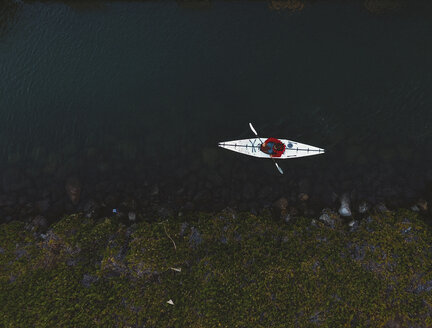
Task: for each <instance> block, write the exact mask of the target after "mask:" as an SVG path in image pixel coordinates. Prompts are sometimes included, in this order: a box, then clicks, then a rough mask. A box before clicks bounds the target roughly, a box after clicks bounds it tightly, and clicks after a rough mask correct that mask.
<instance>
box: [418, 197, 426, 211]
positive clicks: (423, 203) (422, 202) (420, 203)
mask: <svg viewBox="0 0 432 328" xmlns="http://www.w3.org/2000/svg"><path fill="white" fill-rule="evenodd" d="M427 205H428V203H427V201H425V200H424V199H420V200H419V201H418V202H417V206H418V207H419V209H421V210H422V211H427V209H428V207H427Z"/></svg>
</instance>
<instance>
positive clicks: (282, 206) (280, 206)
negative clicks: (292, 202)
mask: <svg viewBox="0 0 432 328" xmlns="http://www.w3.org/2000/svg"><path fill="white" fill-rule="evenodd" d="M287 206H288V200H287V199H286V198H285V197H281V198H279V199H278V200H277V201H276V202H275V203H274V204H273V207H274V208H275V209H277V210H279V211H284V210H286V209H287Z"/></svg>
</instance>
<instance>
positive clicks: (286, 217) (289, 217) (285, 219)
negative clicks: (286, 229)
mask: <svg viewBox="0 0 432 328" xmlns="http://www.w3.org/2000/svg"><path fill="white" fill-rule="evenodd" d="M283 220H284V221H285V222H286V223H289V222H290V221H292V216H291V214H289V213H287V214H285V215H284V216H283Z"/></svg>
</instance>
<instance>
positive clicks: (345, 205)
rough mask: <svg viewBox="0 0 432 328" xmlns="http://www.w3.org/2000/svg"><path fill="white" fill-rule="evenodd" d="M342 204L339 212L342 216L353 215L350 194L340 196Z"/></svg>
mask: <svg viewBox="0 0 432 328" xmlns="http://www.w3.org/2000/svg"><path fill="white" fill-rule="evenodd" d="M340 202H341V206H340V207H339V214H340V215H342V216H351V209H350V202H349V197H348V194H343V195H342V197H341V198H340Z"/></svg>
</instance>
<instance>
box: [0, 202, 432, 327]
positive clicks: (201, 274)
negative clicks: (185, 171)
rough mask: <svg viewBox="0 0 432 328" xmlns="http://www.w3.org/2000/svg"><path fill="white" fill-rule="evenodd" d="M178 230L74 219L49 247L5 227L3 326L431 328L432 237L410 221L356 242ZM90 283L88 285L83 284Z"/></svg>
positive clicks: (337, 236) (373, 225)
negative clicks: (389, 327)
mask: <svg viewBox="0 0 432 328" xmlns="http://www.w3.org/2000/svg"><path fill="white" fill-rule="evenodd" d="M182 220H184V221H187V222H188V228H187V229H185V231H184V233H183V234H182V235H181V233H180V232H181V230H182V223H181V222H178V221H176V220H173V219H172V220H171V221H166V222H154V223H144V222H143V223H139V224H136V225H135V226H133V227H131V228H126V227H125V226H124V225H122V224H121V223H119V222H118V221H117V220H116V219H115V218H108V219H104V220H100V221H95V220H92V219H86V218H81V217H79V216H69V217H65V218H64V219H62V220H61V221H59V222H58V223H57V224H55V225H54V226H52V227H51V231H50V232H49V233H48V234H47V237H46V238H45V240H44V239H42V238H40V237H37V236H35V235H33V234H32V233H30V232H28V231H26V230H25V228H24V227H25V226H24V225H23V224H21V223H17V222H12V223H9V224H3V225H2V226H1V229H0V237H1V239H0V247H1V249H2V252H0V308H2V309H3V311H1V314H0V315H1V317H0V323H1V324H2V325H4V326H7V327H23V326H35V327H49V326H51V327H55V326H64V327H67V326H70V327H89V326H101V327H106V326H116V325H117V326H119V327H127V326H134V325H137V324H138V325H146V327H218V326H220V327H270V326H271V327H287V326H293V325H298V326H299V327H309V326H316V325H319V326H321V327H340V326H347V327H350V326H351V325H353V326H354V325H359V326H367V325H369V326H382V325H384V324H385V323H386V322H387V321H388V320H390V319H393V318H395V317H396V316H399V317H402V318H403V319H404V320H405V321H406V322H408V321H409V322H412V323H418V324H423V325H430V324H432V322H431V319H430V316H431V313H432V295H431V292H430V291H429V292H428V291H426V290H425V288H422V285H424V286H425V285H427V284H428V282H429V281H431V280H432V258H431V255H432V254H431V248H430V245H431V242H432V234H431V231H430V228H429V227H428V226H427V225H426V224H424V222H423V221H422V220H421V219H420V218H419V217H418V216H417V214H415V213H413V212H410V211H405V210H401V211H397V212H389V213H386V214H380V215H376V216H373V217H372V218H371V220H369V222H367V221H363V222H362V223H361V224H360V227H359V229H358V230H357V231H355V232H348V229H346V228H344V227H341V226H337V229H336V230H333V229H331V228H329V227H327V226H326V225H324V224H322V223H320V222H316V224H315V225H311V221H310V219H306V218H298V219H296V220H294V222H293V223H292V224H290V225H288V224H285V223H281V222H276V221H274V220H272V219H271V218H270V217H269V216H263V217H257V216H254V215H250V214H247V213H246V214H242V215H233V214H232V213H229V212H225V213H219V214H203V213H201V214H195V215H191V216H189V217H187V218H185V217H182ZM192 227H194V229H196V230H197V231H199V235H200V237H201V243H197V244H196V245H192V244H190V234H191V228H192ZM409 227H411V228H409ZM170 238H172V240H173V241H174V243H175V246H174V244H173V241H172V240H171V239H170ZM171 268H181V272H176V271H174V270H172V269H171ZM85 275H89V276H90V277H93V278H92V279H93V280H92V279H90V282H87V284H85V283H84V282H83V279H84V276H85ZM11 277H14V278H13V279H11ZM169 299H172V300H173V302H174V306H172V305H170V304H167V301H168V300H169Z"/></svg>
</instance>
